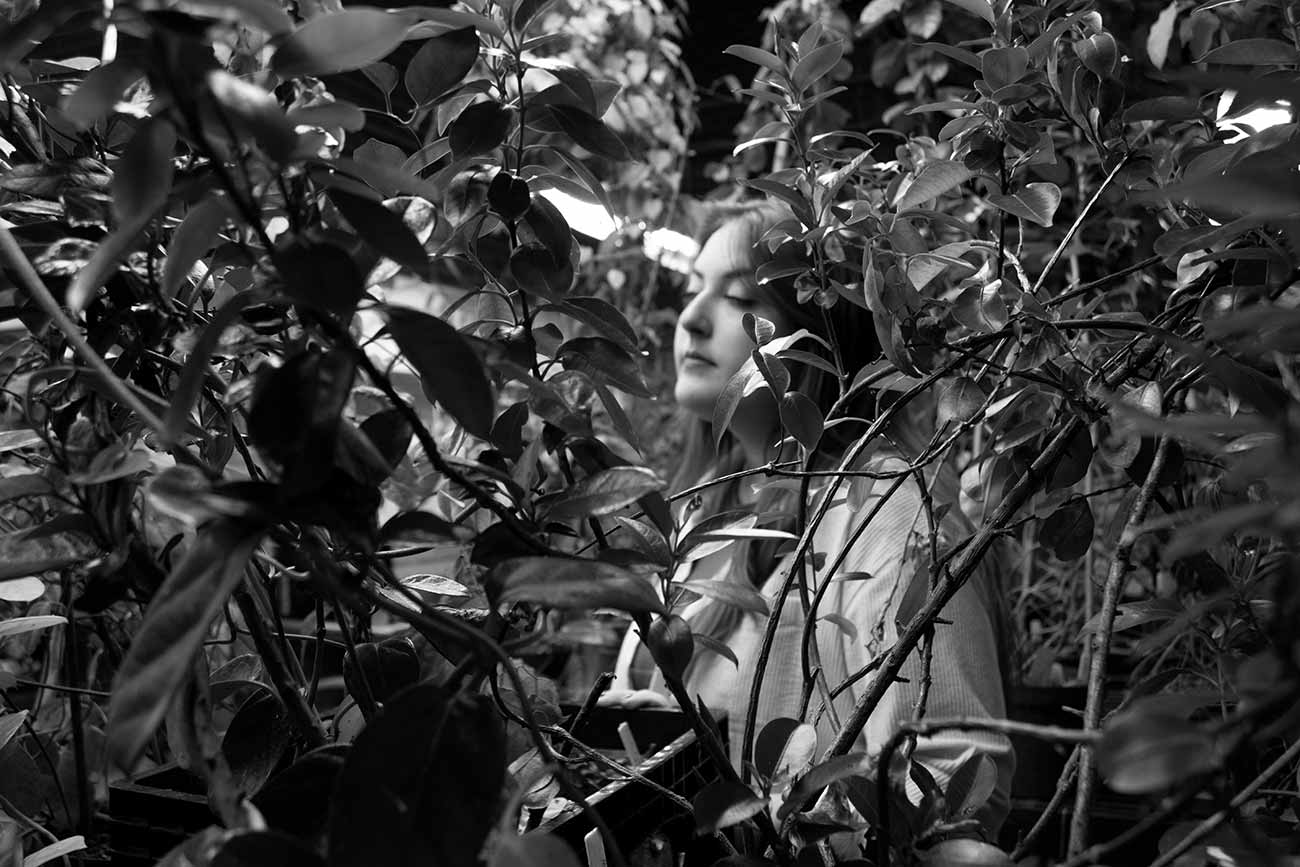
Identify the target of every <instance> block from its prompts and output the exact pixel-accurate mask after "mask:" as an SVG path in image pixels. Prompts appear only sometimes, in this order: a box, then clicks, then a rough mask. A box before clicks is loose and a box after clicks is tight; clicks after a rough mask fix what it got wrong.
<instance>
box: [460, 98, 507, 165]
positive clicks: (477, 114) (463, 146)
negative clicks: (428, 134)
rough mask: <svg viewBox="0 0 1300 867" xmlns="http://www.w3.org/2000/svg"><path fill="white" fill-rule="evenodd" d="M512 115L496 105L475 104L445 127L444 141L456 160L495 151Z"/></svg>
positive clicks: (503, 136)
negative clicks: (445, 137) (449, 146)
mask: <svg viewBox="0 0 1300 867" xmlns="http://www.w3.org/2000/svg"><path fill="white" fill-rule="evenodd" d="M512 119H513V114H512V113H511V112H510V110H509V109H507V108H505V107H503V106H502V105H501V104H500V103H498V102H494V101H492V100H488V101H486V102H476V103H474V104H473V105H471V106H469V107H467V108H466V109H465V110H464V111H462V112H461V113H460V114H459V115H458V116H457V117H456V119H455V120H453V121H452V122H451V123H450V124H448V125H447V142H448V144H450V145H451V152H452V154H453V155H454V156H455V157H456V158H457V159H461V158H463V157H471V156H475V155H477V154H485V153H488V152H490V151H493V150H495V149H496V148H497V147H498V146H499V145H500V144H501V142H502V141H504V140H505V137H506V133H507V132H508V131H509V130H510V122H511V120H512Z"/></svg>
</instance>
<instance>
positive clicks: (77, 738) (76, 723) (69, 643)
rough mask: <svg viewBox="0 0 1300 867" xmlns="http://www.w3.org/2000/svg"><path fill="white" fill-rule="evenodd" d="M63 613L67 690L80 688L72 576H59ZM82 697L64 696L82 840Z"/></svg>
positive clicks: (85, 792) (85, 784) (85, 802)
mask: <svg viewBox="0 0 1300 867" xmlns="http://www.w3.org/2000/svg"><path fill="white" fill-rule="evenodd" d="M63 610H64V611H65V612H67V613H68V615H69V617H68V628H67V629H66V630H64V633H63V635H64V639H63V664H64V669H65V676H66V678H67V681H68V686H70V687H73V688H79V687H80V684H81V670H82V665H81V662H82V660H81V642H80V641H79V640H78V636H77V618H76V617H75V616H74V615H73V614H72V573H71V572H70V571H68V570H66V569H65V570H64V572H63ZM81 701H82V697H81V696H80V695H78V694H76V693H70V694H69V695H68V711H69V714H70V719H69V724H70V725H71V726H72V755H73V760H74V763H75V766H76V769H77V813H78V815H77V830H78V831H80V832H81V834H82V836H89V835H90V822H91V819H92V818H93V814H92V810H91V806H92V805H91V798H90V775H89V773H88V770H87V767H86V729H85V720H84V717H83V711H82V707H81Z"/></svg>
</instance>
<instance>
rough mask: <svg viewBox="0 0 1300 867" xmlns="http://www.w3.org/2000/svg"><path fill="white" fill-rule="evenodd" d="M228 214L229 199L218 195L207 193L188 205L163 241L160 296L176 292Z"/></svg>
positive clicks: (212, 242) (216, 237)
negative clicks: (164, 255) (166, 241)
mask: <svg viewBox="0 0 1300 867" xmlns="http://www.w3.org/2000/svg"><path fill="white" fill-rule="evenodd" d="M230 215H231V209H230V203H229V202H228V201H227V200H226V197H225V196H222V195H213V196H209V197H207V198H205V199H204V200H203V201H201V202H199V203H198V204H197V205H195V206H194V207H192V208H190V210H189V213H187V214H186V215H185V219H184V220H182V221H181V224H180V226H179V227H178V228H177V229H176V232H175V234H173V235H172V239H171V243H170V244H168V245H167V262H166V264H165V265H164V266H163V278H162V293H163V295H164V297H167V298H173V297H175V296H176V293H177V291H178V290H179V289H180V287H181V283H183V282H184V280H185V278H186V277H187V276H189V273H190V269H191V268H193V267H194V263H195V262H197V261H199V259H201V258H203V257H204V256H206V255H207V254H208V252H209V251H211V250H212V248H213V247H215V246H216V244H217V241H218V240H219V233H220V232H221V229H222V227H223V226H225V224H226V221H227V220H229V219H230Z"/></svg>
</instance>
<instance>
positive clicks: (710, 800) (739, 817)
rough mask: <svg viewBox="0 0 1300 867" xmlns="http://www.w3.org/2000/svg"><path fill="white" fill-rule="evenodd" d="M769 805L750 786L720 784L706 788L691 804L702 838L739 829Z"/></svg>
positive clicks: (721, 781) (721, 782) (716, 782)
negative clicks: (738, 827)
mask: <svg viewBox="0 0 1300 867" xmlns="http://www.w3.org/2000/svg"><path fill="white" fill-rule="evenodd" d="M765 804H766V801H764V800H763V799H762V798H760V797H758V796H757V795H755V794H754V793H753V792H752V791H751V790H750V789H749V787H747V786H742V785H741V784H740V783H733V782H730V781H727V780H716V781H714V782H712V783H709V784H708V785H707V786H705V787H704V788H703V789H702V790H701V791H700V793H699V794H697V795H696V796H695V797H694V798H693V799H692V800H691V810H692V812H694V814H695V827H696V830H697V831H698V832H699V833H701V834H711V833H713V832H714V831H718V830H721V829H723V828H729V827H731V826H732V825H737V824H739V823H741V822H743V821H745V820H746V819H748V818H750V817H751V816H753V815H755V814H756V813H758V811H759V810H762V809H763V806H764V805H765Z"/></svg>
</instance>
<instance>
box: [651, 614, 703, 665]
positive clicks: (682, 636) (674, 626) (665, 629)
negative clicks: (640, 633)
mask: <svg viewBox="0 0 1300 867" xmlns="http://www.w3.org/2000/svg"><path fill="white" fill-rule="evenodd" d="M646 644H647V646H649V648H650V650H651V652H652V653H653V654H654V656H655V660H656V661H657V662H658V663H659V667H660V668H661V669H663V672H664V674H670V675H673V676H676V677H681V676H682V673H683V672H685V671H686V666H688V665H690V662H691V657H692V656H693V655H694V654H695V636H694V635H692V634H691V627H690V626H689V625H688V624H687V623H686V621H685V620H683V619H682V618H681V617H679V616H678V615H676V614H670V615H668V616H667V617H660V618H659V619H658V620H656V621H655V622H653V623H651V624H650V631H649V634H648V635H647V636H646Z"/></svg>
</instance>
